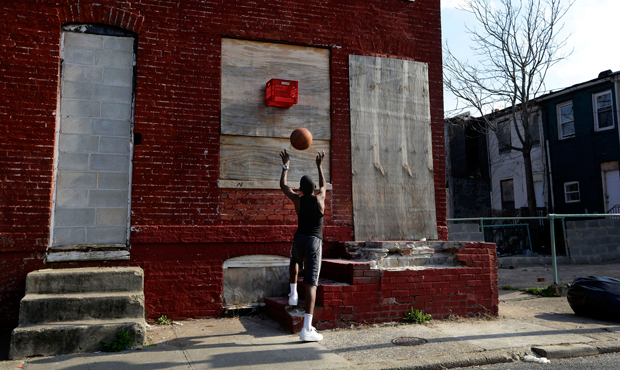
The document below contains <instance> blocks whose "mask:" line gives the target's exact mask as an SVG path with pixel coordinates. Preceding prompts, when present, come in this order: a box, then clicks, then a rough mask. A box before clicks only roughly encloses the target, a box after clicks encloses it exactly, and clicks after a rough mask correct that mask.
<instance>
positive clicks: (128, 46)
mask: <svg viewBox="0 0 620 370" xmlns="http://www.w3.org/2000/svg"><path fill="white" fill-rule="evenodd" d="M133 43H134V38H133V37H106V38H105V40H104V41H103V49H104V50H116V51H126V52H130V53H133Z"/></svg>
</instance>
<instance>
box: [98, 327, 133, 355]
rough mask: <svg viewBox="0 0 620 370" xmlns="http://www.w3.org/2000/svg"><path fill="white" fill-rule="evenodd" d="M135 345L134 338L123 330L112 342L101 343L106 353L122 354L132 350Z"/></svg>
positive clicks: (103, 341) (127, 331)
mask: <svg viewBox="0 0 620 370" xmlns="http://www.w3.org/2000/svg"><path fill="white" fill-rule="evenodd" d="M132 344H133V338H132V337H131V332H130V331H129V330H122V331H120V332H118V333H117V334H116V337H115V338H114V340H113V341H111V342H106V341H105V340H102V341H101V345H103V350H104V352H120V351H124V350H126V349H129V348H131V346H132Z"/></svg>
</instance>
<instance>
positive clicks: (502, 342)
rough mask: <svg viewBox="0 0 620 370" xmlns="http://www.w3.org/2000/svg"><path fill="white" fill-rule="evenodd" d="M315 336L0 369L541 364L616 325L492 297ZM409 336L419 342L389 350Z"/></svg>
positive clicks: (525, 276)
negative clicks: (536, 353) (417, 318)
mask: <svg viewBox="0 0 620 370" xmlns="http://www.w3.org/2000/svg"><path fill="white" fill-rule="evenodd" d="M524 270H526V271H524ZM575 274H576V275H575ZM499 275H500V277H499V281H500V283H499V285H500V287H501V286H506V285H509V286H512V287H515V288H521V289H524V288H527V287H532V286H546V285H549V284H551V283H552V282H553V277H552V275H553V272H552V270H551V268H550V267H549V268H547V267H525V268H515V269H513V270H508V269H500V271H499ZM572 275H575V276H588V275H596V276H610V277H615V278H620V263H615V264H605V265H592V266H583V265H577V266H573V265H568V266H567V265H564V266H561V267H560V268H559V270H558V276H559V280H560V281H562V280H563V281H565V282H571V281H572V277H573V276H572ZM539 278H544V279H545V282H538V279H539ZM403 314H404V313H403ZM322 334H323V335H324V338H325V339H324V340H323V341H321V342H320V343H303V342H300V341H299V336H298V335H292V334H290V333H288V332H286V331H284V330H283V329H282V328H280V327H279V326H278V325H277V324H275V323H274V322H272V321H270V320H266V319H263V318H260V317H242V318H231V319H205V320H187V321H183V322H179V323H175V324H173V325H166V326H158V325H155V326H152V327H150V328H149V330H148V337H149V341H150V342H151V343H156V345H154V346H149V347H145V348H142V349H131V350H129V351H125V352H121V353H117V354H107V353H93V354H81V355H67V356H56V357H48V358H33V359H29V360H28V361H27V362H24V361H5V362H0V369H1V370H4V369H17V368H18V366H22V368H23V369H28V370H39V369H41V370H43V369H45V370H48V369H49V370H53V369H92V370H100V369H115V370H121V369H145V370H146V369H285V368H286V369H290V368H296V367H302V368H308V369H353V368H355V369H391V368H399V369H437V368H441V367H442V366H443V367H446V368H454V367H463V366H471V365H480V364H489V363H499V362H511V361H518V360H519V358H522V357H523V356H525V355H527V354H532V347H541V349H542V350H544V351H545V352H544V353H546V356H547V357H548V358H551V359H553V358H558V357H568V356H584V355H594V354H598V353H607V352H620V323H610V322H602V321H596V320H591V319H586V318H581V317H578V316H575V315H574V314H573V312H572V310H571V308H570V306H569V305H568V303H567V301H566V298H536V297H535V296H532V295H529V294H526V293H523V292H520V291H509V290H500V311H499V318H480V319H455V320H445V321H432V322H430V323H427V324H423V325H381V326H379V325H369V326H365V327H359V328H353V329H339V330H325V331H322ZM410 337H413V338H422V339H424V340H426V341H427V342H426V343H424V344H419V345H414V346H397V345H395V344H393V343H392V340H395V339H396V340H398V339H401V340H402V341H407V338H410Z"/></svg>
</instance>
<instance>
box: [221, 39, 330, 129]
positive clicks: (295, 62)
mask: <svg viewBox="0 0 620 370" xmlns="http://www.w3.org/2000/svg"><path fill="white" fill-rule="evenodd" d="M272 78H279V79H285V80H295V81H299V103H298V104H297V105H295V106H293V107H290V108H279V107H267V106H265V85H266V84H267V82H268V81H269V80H271V79H272ZM221 94H222V95H221V134H223V135H243V136H263V137H280V138H287V137H289V135H290V134H291V132H292V131H293V130H294V129H296V128H299V127H305V128H307V129H308V130H310V132H312V135H313V136H314V139H317V140H329V139H330V136H331V130H330V108H329V107H330V78H329V50H327V49H321V48H312V47H303V46H295V45H284V44H274V43H267V42H256V41H245V40H235V39H222V92H221Z"/></svg>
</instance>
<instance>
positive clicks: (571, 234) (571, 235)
mask: <svg viewBox="0 0 620 370" xmlns="http://www.w3.org/2000/svg"><path fill="white" fill-rule="evenodd" d="M566 237H567V238H568V239H576V238H578V237H579V233H578V232H577V230H575V229H566Z"/></svg>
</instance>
